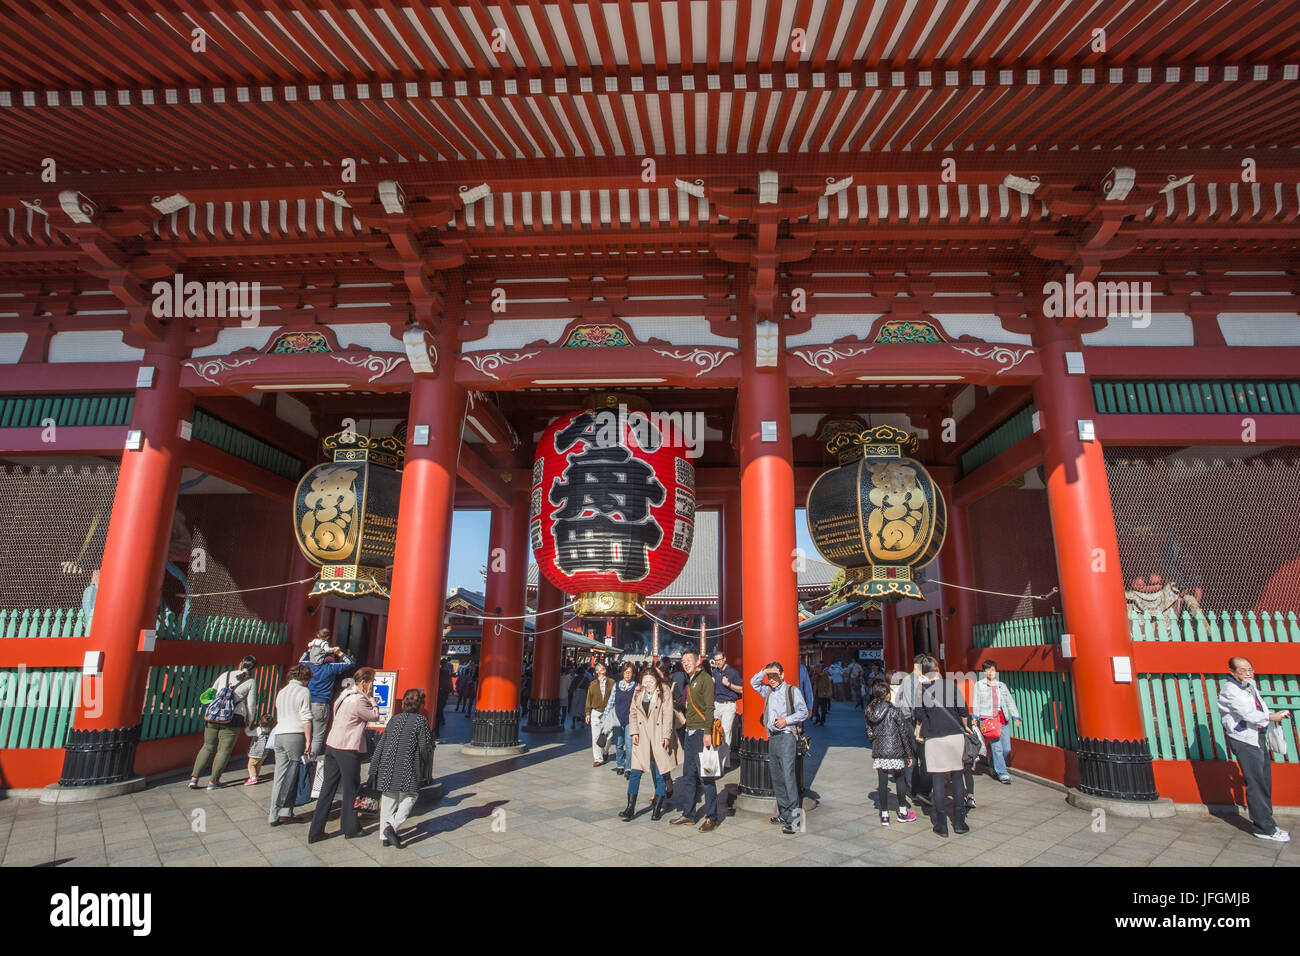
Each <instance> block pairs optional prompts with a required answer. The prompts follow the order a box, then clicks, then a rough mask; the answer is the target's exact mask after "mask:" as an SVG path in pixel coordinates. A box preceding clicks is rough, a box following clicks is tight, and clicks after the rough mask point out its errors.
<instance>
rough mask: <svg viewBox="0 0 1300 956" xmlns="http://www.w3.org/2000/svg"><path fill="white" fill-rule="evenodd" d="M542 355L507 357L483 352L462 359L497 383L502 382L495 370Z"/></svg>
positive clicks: (520, 354) (528, 353) (463, 356)
mask: <svg viewBox="0 0 1300 956" xmlns="http://www.w3.org/2000/svg"><path fill="white" fill-rule="evenodd" d="M541 354H542V353H541V352H522V353H520V352H516V353H515V354H514V355H506V354H505V353H503V352H488V353H486V354H484V353H482V352H474V353H471V354H470V355H462V356H461V358H463V359H464V360H465V361H466V362H469V364H470V365H471V366H472V367H473V369H474V371H476V372H480V373H482V374H483V375H486V376H487V377H488V378H495V379H497V381H500V379H499V378H497V376H495V375H493V374H492V370H493V369H497V368H500V367H501V366H503V365H513V364H515V363H516V362H522V361H524V360H525V359H530V358H534V357H536V356H538V355H541Z"/></svg>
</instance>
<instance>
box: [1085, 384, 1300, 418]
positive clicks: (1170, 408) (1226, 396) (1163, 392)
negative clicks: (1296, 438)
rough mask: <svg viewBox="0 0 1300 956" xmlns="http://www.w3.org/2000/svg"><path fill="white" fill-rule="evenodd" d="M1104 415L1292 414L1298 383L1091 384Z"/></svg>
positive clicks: (1297, 405) (1298, 404)
mask: <svg viewBox="0 0 1300 956" xmlns="http://www.w3.org/2000/svg"><path fill="white" fill-rule="evenodd" d="M1092 397H1093V400H1094V401H1095V402H1096V403H1097V411H1098V412H1099V413H1101V414H1103V415H1147V414H1151V415H1240V414H1250V415H1295V414H1296V413H1298V412H1300V382H1094V383H1093V386H1092Z"/></svg>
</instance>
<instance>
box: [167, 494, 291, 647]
mask: <svg viewBox="0 0 1300 956" xmlns="http://www.w3.org/2000/svg"><path fill="white" fill-rule="evenodd" d="M292 521H293V517H292V512H291V510H290V507H289V505H288V503H287V502H278V501H273V500H271V499H269V498H264V497H262V496H261V495H255V494H182V495H181V496H180V497H179V499H178V503H177V508H176V514H175V517H174V519H173V522H172V533H171V543H170V545H169V547H168V553H167V566H166V569H167V573H166V574H165V575H164V576H163V606H164V608H165V614H166V617H167V618H168V619H169V621H172V622H174V623H175V624H179V623H180V621H182V620H184V621H185V622H186V628H188V629H189V630H193V626H194V625H195V623H196V622H201V621H211V620H212V619H214V618H232V617H233V618H248V619H253V620H258V621H279V620H282V619H283V617H284V613H283V606H284V605H283V602H284V599H285V595H286V593H287V590H286V589H284V588H274V587H272V586H273V585H278V584H284V583H286V582H287V580H288V573H289V559H290V551H289V549H290V547H291V539H292ZM177 629H178V628H175V627H174V628H171V629H169V630H177ZM182 630H184V629H182Z"/></svg>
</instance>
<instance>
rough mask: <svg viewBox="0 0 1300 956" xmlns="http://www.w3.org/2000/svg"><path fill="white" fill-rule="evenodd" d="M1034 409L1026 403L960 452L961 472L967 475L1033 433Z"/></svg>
mask: <svg viewBox="0 0 1300 956" xmlns="http://www.w3.org/2000/svg"><path fill="white" fill-rule="evenodd" d="M1034 411H1035V409H1034V406H1033V405H1027V406H1026V407H1025V408H1022V409H1021V410H1020V411H1018V412H1016V414H1014V415H1012V416H1011V417H1010V418H1008V419H1007V420H1006V421H1005V422H1003V423H1002V424H1001V425H999V426H998V427H997V428H995V429H993V431H991V432H989V433H988V434H987V435H985V436H984V437H983V438H981V439H980V440H979V441H977V442H976V443H975V444H974V445H971V447H970V448H968V449H967V450H966V451H964V452H962V456H961V470H962V473H963V474H967V475H969V474H970V473H971V472H972V471H974V470H975V469H976V468H978V467H979V466H980V465H983V464H985V463H986V462H989V461H992V460H993V459H994V458H996V457H997V456H998V455H1000V454H1002V453H1003V452H1004V451H1006V450H1007V449H1008V448H1010V447H1011V446H1012V445H1014V444H1015V443H1016V442H1018V441H1020V439H1022V438H1027V437H1028V436H1030V435H1032V434H1033V433H1034Z"/></svg>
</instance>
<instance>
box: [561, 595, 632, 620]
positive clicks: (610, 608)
mask: <svg viewBox="0 0 1300 956" xmlns="http://www.w3.org/2000/svg"><path fill="white" fill-rule="evenodd" d="M640 601H641V595H639V594H637V593H636V592H635V591H587V592H585V593H583V594H578V595H575V596H574V598H573V613H574V614H576V615H578V616H579V617H640V616H641V610H640V608H638V607H637V605H638V604H639V603H640Z"/></svg>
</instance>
